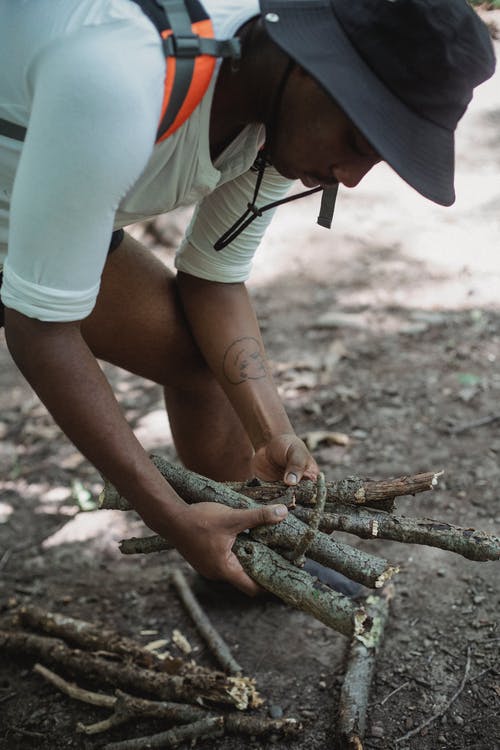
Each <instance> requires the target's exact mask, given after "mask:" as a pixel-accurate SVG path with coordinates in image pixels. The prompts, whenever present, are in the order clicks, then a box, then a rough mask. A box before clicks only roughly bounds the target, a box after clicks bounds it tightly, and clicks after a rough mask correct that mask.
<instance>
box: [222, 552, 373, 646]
mask: <svg viewBox="0 0 500 750" xmlns="http://www.w3.org/2000/svg"><path fill="white" fill-rule="evenodd" d="M233 549H234V550H235V552H236V554H237V555H238V559H239V560H240V562H241V564H242V566H243V568H244V569H245V570H246V572H247V573H248V574H249V575H250V576H251V577H252V578H253V579H254V580H255V581H257V583H259V584H260V585H261V586H262V587H263V588H265V589H267V590H268V591H271V592H272V593H273V594H275V595H276V596H279V597H280V599H283V601H285V602H286V603H287V604H291V605H292V606H293V607H296V608H297V609H300V610H303V611H304V612H309V614H312V615H313V616H314V617H316V618H317V619H318V620H320V621H321V622H323V623H325V625H329V626H330V627H331V628H334V629H335V630H338V631H339V633H343V634H344V635H347V636H352V635H353V634H355V633H356V634H358V635H364V634H365V633H369V631H370V628H371V620H370V619H369V617H368V616H367V614H366V612H365V611H364V610H363V609H362V608H361V607H360V606H358V605H356V604H354V602H353V601H352V600H351V599H348V598H347V597H346V596H343V595H342V594H339V593H337V592H335V591H333V590H332V589H331V588H329V587H328V586H326V585H324V584H321V583H319V582H318V581H317V580H316V579H315V578H313V577H312V576H311V575H309V573H307V572H306V571H304V570H300V568H297V567H296V566H295V565H293V564H292V563H290V562H288V561H287V560H285V559H284V558H283V557H282V556H281V555H279V554H278V553H276V552H274V551H273V550H271V549H269V548H268V547H266V545H264V544H259V543H258V542H253V541H251V540H250V539H248V540H246V541H242V540H241V539H238V540H237V541H236V543H235V546H234V547H233Z"/></svg>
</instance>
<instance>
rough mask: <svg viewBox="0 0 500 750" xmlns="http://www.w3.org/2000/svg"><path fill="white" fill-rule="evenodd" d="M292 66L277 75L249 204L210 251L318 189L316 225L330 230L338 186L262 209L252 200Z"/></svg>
mask: <svg viewBox="0 0 500 750" xmlns="http://www.w3.org/2000/svg"><path fill="white" fill-rule="evenodd" d="M294 66H295V62H294V61H293V60H292V59H290V60H289V61H288V64H287V66H286V68H285V71H284V73H283V75H282V76H281V80H280V83H279V86H278V88H277V90H276V94H275V96H274V99H273V103H272V107H271V112H270V116H269V121H268V124H267V125H266V131H267V133H268V138H266V142H265V144H264V147H263V149H262V151H261V152H260V154H259V155H258V156H257V158H256V160H255V162H254V165H253V167H252V169H254V170H255V171H256V172H257V179H256V181H255V188H254V191H253V197H252V200H251V201H250V203H247V209H246V211H245V213H244V214H242V215H241V216H240V218H239V219H237V220H236V221H235V222H234V224H233V225H232V226H230V227H229V229H228V230H227V231H226V232H224V234H223V235H222V236H221V237H219V239H218V240H217V242H215V244H214V250H217V251H219V250H223V249H224V248H225V247H227V246H228V245H229V244H230V243H231V242H232V241H233V240H234V239H236V237H238V235H239V234H241V233H242V232H243V230H245V229H246V228H247V227H248V226H249V224H251V223H252V222H253V221H255V219H256V218H257V217H258V216H262V214H263V213H264V211H270V210H271V209H272V208H276V207H277V206H282V205H283V204H284V203H290V201H295V200H298V199H299V198H305V197H306V196H307V195H312V194H313V193H318V192H319V191H320V190H322V191H323V195H322V196H321V207H320V211H319V216H318V220H317V221H318V224H319V225H320V226H322V227H325V228H326V229H330V228H331V226H332V219H333V212H334V210H335V201H336V200H337V193H338V189H339V185H338V183H336V184H335V185H332V186H331V187H328V188H322V187H315V188H312V189H311V190H305V191H304V192H302V193H299V194H298V195H289V196H288V197H287V198H282V199H281V200H278V201H273V202H272V203H267V204H266V205H265V206H260V207H259V206H257V205H256V200H257V198H258V195H259V190H260V186H261V184H262V179H263V177H264V172H265V169H266V167H267V166H268V165H271V162H270V161H269V158H268V153H269V150H270V142H271V139H272V137H273V135H274V133H275V132H276V123H277V120H278V113H279V108H280V105H281V100H282V98H283V93H284V91H285V87H286V84H287V82H288V78H289V76H290V73H291V72H292V69H293V67H294Z"/></svg>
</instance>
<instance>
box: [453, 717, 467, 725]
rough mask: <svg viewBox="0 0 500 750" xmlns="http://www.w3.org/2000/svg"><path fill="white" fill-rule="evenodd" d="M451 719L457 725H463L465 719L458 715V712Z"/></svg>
mask: <svg viewBox="0 0 500 750" xmlns="http://www.w3.org/2000/svg"><path fill="white" fill-rule="evenodd" d="M453 721H454V722H455V724H457V725H458V726H459V727H463V725H464V724H465V719H464V718H463V717H462V716H459V715H458V714H457V715H456V716H454V717H453Z"/></svg>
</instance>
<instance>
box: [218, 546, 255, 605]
mask: <svg viewBox="0 0 500 750" xmlns="http://www.w3.org/2000/svg"><path fill="white" fill-rule="evenodd" d="M227 562H228V571H227V574H226V581H228V583H230V584H232V585H233V586H235V587H236V588H237V589H239V590H240V591H243V593H244V594H246V595H247V596H257V594H260V593H262V591H263V589H262V588H261V587H260V586H259V585H258V584H257V583H255V581H253V580H252V579H251V578H250V576H249V575H247V574H246V573H245V571H244V570H243V568H242V566H241V563H240V561H239V560H238V558H237V557H236V555H235V554H234V552H231V554H230V556H229V557H228V560H227Z"/></svg>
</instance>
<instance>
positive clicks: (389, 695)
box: [369, 681, 410, 706]
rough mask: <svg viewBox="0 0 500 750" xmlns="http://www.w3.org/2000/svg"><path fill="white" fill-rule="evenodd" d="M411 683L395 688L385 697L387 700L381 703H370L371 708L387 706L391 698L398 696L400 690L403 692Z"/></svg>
mask: <svg viewBox="0 0 500 750" xmlns="http://www.w3.org/2000/svg"><path fill="white" fill-rule="evenodd" d="M409 684H410V683H409V682H408V681H407V682H403V684H402V685H399V687H397V688H395V689H394V690H391V692H390V693H389V694H388V695H386V696H385V698H384V699H383V700H381V701H375V702H374V703H370V704H369V705H370V706H385V704H386V703H387V701H388V700H389V698H392V696H393V695H396V693H399V691H400V690H403V689H404V688H405V687H407V686H408V685H409Z"/></svg>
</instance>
